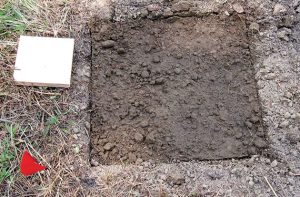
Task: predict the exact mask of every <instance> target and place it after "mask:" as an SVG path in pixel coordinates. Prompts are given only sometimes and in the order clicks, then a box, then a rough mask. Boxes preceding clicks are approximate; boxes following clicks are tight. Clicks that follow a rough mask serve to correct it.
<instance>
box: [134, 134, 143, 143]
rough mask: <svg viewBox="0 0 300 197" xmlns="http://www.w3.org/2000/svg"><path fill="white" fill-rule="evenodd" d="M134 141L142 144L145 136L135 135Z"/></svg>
mask: <svg viewBox="0 0 300 197" xmlns="http://www.w3.org/2000/svg"><path fill="white" fill-rule="evenodd" d="M134 139H135V141H137V142H142V141H143V140H144V136H143V135H142V134H140V133H135V134H134Z"/></svg>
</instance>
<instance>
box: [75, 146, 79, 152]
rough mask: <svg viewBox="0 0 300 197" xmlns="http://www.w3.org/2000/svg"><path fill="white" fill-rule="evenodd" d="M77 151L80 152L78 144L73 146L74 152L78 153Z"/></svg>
mask: <svg viewBox="0 0 300 197" xmlns="http://www.w3.org/2000/svg"><path fill="white" fill-rule="evenodd" d="M79 152H80V148H79V146H76V147H75V148H74V153H76V154H78V153H79Z"/></svg>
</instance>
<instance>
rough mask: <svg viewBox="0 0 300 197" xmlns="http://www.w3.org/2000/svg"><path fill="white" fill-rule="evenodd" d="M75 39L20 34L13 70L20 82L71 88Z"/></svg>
mask: <svg viewBox="0 0 300 197" xmlns="http://www.w3.org/2000/svg"><path fill="white" fill-rule="evenodd" d="M73 50H74V39H71V38H49V37H31V36H21V37H20V41H19V46H18V53H17V59H16V65H15V71H14V80H15V82H16V83H17V84H19V85H31V86H49V87H70V81H71V70H72V60H73Z"/></svg>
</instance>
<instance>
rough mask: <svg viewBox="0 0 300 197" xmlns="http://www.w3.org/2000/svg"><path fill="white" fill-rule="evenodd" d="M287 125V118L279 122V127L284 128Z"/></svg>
mask: <svg viewBox="0 0 300 197" xmlns="http://www.w3.org/2000/svg"><path fill="white" fill-rule="evenodd" d="M288 125H289V121H288V120H285V121H283V122H282V123H280V125H279V127H281V128H286V127H287V126H288Z"/></svg>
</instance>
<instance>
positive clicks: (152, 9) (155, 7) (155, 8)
mask: <svg viewBox="0 0 300 197" xmlns="http://www.w3.org/2000/svg"><path fill="white" fill-rule="evenodd" d="M160 9H161V6H160V5H159V4H150V5H148V6H147V10H148V11H149V12H155V11H159V10H160Z"/></svg>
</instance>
